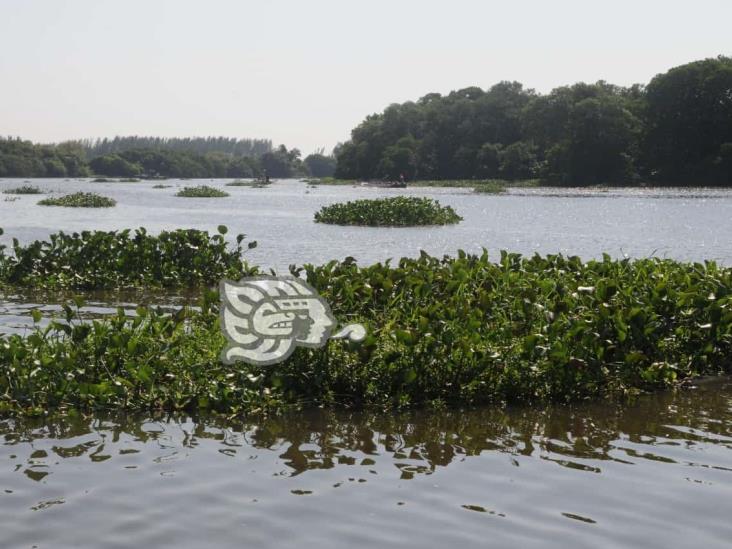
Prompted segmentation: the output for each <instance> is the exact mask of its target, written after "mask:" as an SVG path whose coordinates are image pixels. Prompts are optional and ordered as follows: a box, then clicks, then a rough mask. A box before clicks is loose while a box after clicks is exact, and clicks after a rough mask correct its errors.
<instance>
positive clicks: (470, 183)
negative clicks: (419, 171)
mask: <svg viewBox="0 0 732 549" xmlns="http://www.w3.org/2000/svg"><path fill="white" fill-rule="evenodd" d="M540 183H541V181H540V180H539V179H520V180H508V179H430V180H420V181H410V182H409V186H410V187H458V188H460V187H473V188H477V187H484V186H488V187H494V188H499V187H500V188H508V187H521V188H524V187H538V186H539V185H540Z"/></svg>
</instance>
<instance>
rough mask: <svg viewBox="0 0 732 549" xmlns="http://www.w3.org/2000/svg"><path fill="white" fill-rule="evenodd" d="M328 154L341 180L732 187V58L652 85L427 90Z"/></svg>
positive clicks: (368, 122) (676, 71)
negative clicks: (545, 90)
mask: <svg viewBox="0 0 732 549" xmlns="http://www.w3.org/2000/svg"><path fill="white" fill-rule="evenodd" d="M335 155H336V158H337V168H336V172H335V175H336V177H340V178H345V179H356V178H364V179H376V178H387V179H396V178H398V177H400V176H401V175H404V177H406V178H407V179H474V178H476V179H477V178H481V179H486V178H500V179H507V180H518V179H527V178H541V179H543V180H544V181H546V182H548V183H556V184H568V185H592V184H634V183H640V182H652V183H655V184H660V185H701V184H705V185H730V184H732V58H729V57H724V56H720V57H718V58H714V59H705V60H701V61H696V62H693V63H688V64H686V65H682V66H679V67H675V68H672V69H671V70H669V71H668V72H666V73H663V74H659V75H657V76H656V77H655V78H653V79H652V80H651V81H650V83H648V85H647V86H643V85H639V84H637V85H633V86H630V87H622V86H615V85H612V84H609V83H607V82H604V81H600V82H597V83H595V84H585V83H578V84H574V85H572V86H564V87H559V88H556V89H554V90H552V91H551V92H550V93H548V94H545V95H542V94H539V93H536V92H535V91H534V90H531V89H526V88H524V86H523V85H522V84H520V83H518V82H500V83H498V84H496V85H494V86H493V87H491V88H490V89H488V90H483V89H481V88H478V87H470V88H465V89H461V90H458V91H453V92H451V93H450V94H448V95H445V96H443V95H441V94H438V93H431V94H428V95H425V96H424V97H422V98H421V99H419V100H418V101H416V102H412V101H409V102H406V103H402V104H393V105H390V106H389V107H387V108H386V109H385V110H384V111H383V112H382V113H380V114H374V115H371V116H368V117H366V119H365V120H364V121H363V122H362V123H361V124H359V125H358V126H357V127H356V128H354V129H353V131H352V133H351V139H350V140H349V141H348V142H346V143H344V144H341V145H339V146H338V147H336V150H335Z"/></svg>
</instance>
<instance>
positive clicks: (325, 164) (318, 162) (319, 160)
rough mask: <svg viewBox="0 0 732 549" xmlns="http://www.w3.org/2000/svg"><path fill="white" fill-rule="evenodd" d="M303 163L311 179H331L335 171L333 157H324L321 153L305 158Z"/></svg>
mask: <svg viewBox="0 0 732 549" xmlns="http://www.w3.org/2000/svg"><path fill="white" fill-rule="evenodd" d="M303 163H304V164H305V166H306V167H307V170H308V173H309V174H310V175H311V176H312V177H332V176H333V174H334V173H335V169H336V159H335V157H334V156H326V155H325V154H323V152H322V151H321V152H316V153H313V154H310V155H308V156H306V157H305V160H303Z"/></svg>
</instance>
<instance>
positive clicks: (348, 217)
mask: <svg viewBox="0 0 732 549" xmlns="http://www.w3.org/2000/svg"><path fill="white" fill-rule="evenodd" d="M315 221H316V222H318V223H330V224H334V225H366V226H372V227H383V226H390V227H406V226H415V225H447V224H451V223H458V222H460V221H462V217H460V216H459V215H458V214H457V213H455V210H453V209H452V208H451V207H450V206H442V205H440V203H439V202H438V201H436V200H433V199H431V198H418V197H405V196H395V197H391V198H378V199H373V200H354V201H351V202H346V203H343V204H332V205H330V206H324V207H323V208H321V209H320V211H319V212H317V213H316V214H315Z"/></svg>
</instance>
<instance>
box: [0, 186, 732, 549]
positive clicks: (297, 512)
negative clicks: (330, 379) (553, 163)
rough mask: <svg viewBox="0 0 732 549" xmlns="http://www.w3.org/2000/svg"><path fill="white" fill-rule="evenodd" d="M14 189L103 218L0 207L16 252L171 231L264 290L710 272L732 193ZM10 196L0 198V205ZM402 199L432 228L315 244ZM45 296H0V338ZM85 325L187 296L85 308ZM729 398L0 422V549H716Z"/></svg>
mask: <svg viewBox="0 0 732 549" xmlns="http://www.w3.org/2000/svg"><path fill="white" fill-rule="evenodd" d="M164 183H165V184H169V185H172V187H171V188H168V189H153V188H152V183H147V182H146V183H137V184H123V183H91V182H88V181H58V180H34V181H33V184H37V185H39V186H41V187H43V188H44V189H47V190H49V191H53V192H54V193H60V192H75V191H77V190H84V191H90V190H91V191H94V192H98V193H100V194H104V195H107V196H112V197H114V198H115V199H116V200H117V201H118V205H117V207H115V208H112V209H104V210H82V209H75V208H43V207H40V206H37V205H36V202H37V201H38V200H39V199H40V198H42V197H40V196H21V197H20V198H19V199H18V200H14V201H7V202H6V201H5V198H8V195H0V227H3V228H4V229H5V231H6V234H5V235H4V236H3V237H0V241H2V242H4V243H6V244H7V243H9V241H10V239H11V238H12V237H17V238H18V239H19V240H20V241H22V242H28V241H31V240H35V239H45V238H47V237H48V235H49V234H50V233H52V232H55V231H58V230H65V231H74V230H76V231H79V230H85V229H107V230H109V229H122V228H128V227H138V226H145V227H146V228H148V230H150V231H151V232H157V231H160V230H162V229H173V228H178V227H193V228H200V229H207V230H209V231H215V230H216V227H217V226H218V225H219V224H225V225H228V226H229V229H230V233H229V235H230V236H233V235H235V234H236V233H238V232H244V233H246V234H247V235H248V236H249V238H250V239H254V240H257V241H259V247H258V248H257V249H255V250H251V251H249V252H247V254H248V256H247V257H248V259H249V260H250V261H251V262H253V263H257V264H260V265H263V266H265V267H273V268H276V269H278V270H283V269H286V267H287V265H289V264H291V263H295V264H302V263H304V262H313V263H322V262H325V261H328V260H330V259H340V258H343V257H345V256H349V255H350V256H354V257H356V258H357V259H358V260H359V261H360V262H362V263H371V262H375V261H384V260H385V259H387V258H389V257H401V256H415V255H417V254H418V253H419V250H420V249H424V250H427V251H428V252H430V253H433V254H437V255H441V254H455V252H456V251H457V250H458V249H465V250H468V251H474V252H478V251H480V249H481V247H486V248H488V249H489V251H490V253H491V254H492V255H493V256H494V257H497V255H498V250H500V249H508V250H510V251H517V252H522V253H527V254H532V253H534V252H535V251H538V252H540V253H555V252H562V253H565V254H570V255H580V256H582V257H585V258H590V257H599V256H600V255H601V253H602V252H607V253H609V254H611V255H613V256H616V257H622V256H624V255H630V256H634V257H645V256H650V255H655V256H659V257H672V258H676V259H682V260H693V261H699V260H704V259H716V260H719V261H720V262H722V263H724V264H728V265H732V221H730V216H729V211H730V206H732V191H729V190H711V189H691V190H665V189H664V190H661V189H617V190H615V189H613V190H609V191H598V190H576V189H516V190H512V191H511V192H509V193H508V194H506V195H500V196H492V195H474V194H472V193H471V191H470V190H469V189H406V190H403V189H399V190H386V189H373V188H371V189H369V188H353V187H349V186H346V187H341V186H339V187H319V188H308V187H307V186H306V185H305V184H304V183H301V182H297V181H282V182H277V183H275V184H274V185H273V186H272V187H271V188H266V189H252V188H247V187H225V189H226V190H227V191H228V192H230V193H231V195H232V196H231V197H230V198H226V199H188V198H175V197H173V195H174V194H175V192H176V190H177V188H179V187H182V186H184V185H196V184H202V183H205V184H209V185H213V186H217V187H222V188H223V184H224V183H225V182H224V181H208V180H207V181H166V182H164ZM20 184H23V182H22V181H20V180H0V190H3V189H5V188H9V187H13V186H18V185H20ZM397 194H410V195H415V196H430V197H435V198H438V199H439V200H440V201H441V202H442V203H443V204H449V205H451V206H453V207H454V208H455V209H456V210H457V211H458V212H459V213H460V214H461V215H462V216H463V217H464V218H465V220H464V221H463V222H462V223H461V224H459V225H457V226H454V227H430V228H413V229H412V228H400V229H389V228H360V227H334V226H328V225H320V224H316V223H314V222H313V221H312V216H313V213H314V212H315V211H316V210H317V209H319V208H320V207H321V206H322V205H325V204H329V203H333V202H337V201H342V200H352V199H355V198H365V197H376V196H392V195H397ZM68 297H69V296H68V295H64V294H56V293H54V294H44V293H38V292H37V291H20V290H13V291H12V292H11V293H6V294H5V295H2V294H0V332H8V331H9V332H21V333H22V332H25V331H26V330H27V327H28V326H29V325H30V324H31V323H32V322H31V321H30V317H29V315H30V310H31V308H36V307H39V306H40V307H41V308H42V310H43V311H44V312H45V313H53V312H58V311H59V310H60V304H61V303H62V302H63V301H64V299H66V298H68ZM86 297H87V302H88V305H87V306H86V307H85V308H84V309H83V315H85V316H87V317H91V316H98V315H102V314H107V313H110V312H113V311H114V310H115V308H116V307H118V306H119V307H122V308H123V309H125V310H126V311H128V312H129V313H130V314H133V313H134V308H135V306H136V305H137V304H138V303H150V302H154V303H159V304H162V305H163V306H164V307H169V308H174V307H177V306H180V305H181V304H182V303H185V302H191V300H192V299H193V297H192V296H190V295H185V294H179V295H160V294H154V293H152V294H151V293H149V292H147V291H145V290H140V291H137V292H111V293H109V292H104V293H89V294H86ZM731 514H732V381H729V380H716V381H712V382H709V383H705V384H700V386H699V387H697V388H695V389H691V390H683V391H680V392H677V393H667V394H658V395H653V396H649V397H644V398H641V399H638V400H637V401H635V402H633V403H626V404H618V403H607V402H601V403H594V404H587V405H581V406H574V407H558V406H555V407H550V408H542V409H537V408H516V409H508V410H501V409H495V408H490V409H482V410H473V411H440V412H434V413H430V412H426V411H422V412H413V413H409V414H399V415H397V414H394V415H389V414H370V413H355V412H354V413H345V412H342V413H336V412H331V411H323V410H314V411H307V412H302V413H297V414H290V415H286V416H280V417H272V418H262V419H248V420H245V421H243V420H238V419H222V418H214V417H198V418H190V417H180V416H160V417H138V416H136V417H128V416H112V415H104V414H94V415H92V416H90V417H87V418H83V417H74V418H66V419H59V420H52V421H51V420H47V421H44V420H10V419H5V420H0V547H2V548H5V547H9V548H15V547H19V548H20V547H23V548H26V547H27V548H30V547H38V548H66V547H90V548H91V547H94V548H96V547H130V546H134V547H176V548H177V547H181V548H187V547H190V548H198V547H207V546H211V547H242V546H253V547H319V548H326V547H337V548H340V547H355V548H360V547H373V546H383V547H430V548H431V547H435V548H441V547H445V546H451V545H457V546H459V547H461V548H467V547H485V546H493V547H558V548H559V547H570V548H572V547H593V548H595V547H687V546H689V547H690V546H704V547H709V548H714V547H729V543H730V542H729V540H730V539H731V538H732V523H731V522H730V520H729V517H730V515H731Z"/></svg>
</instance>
